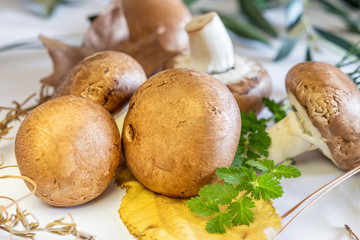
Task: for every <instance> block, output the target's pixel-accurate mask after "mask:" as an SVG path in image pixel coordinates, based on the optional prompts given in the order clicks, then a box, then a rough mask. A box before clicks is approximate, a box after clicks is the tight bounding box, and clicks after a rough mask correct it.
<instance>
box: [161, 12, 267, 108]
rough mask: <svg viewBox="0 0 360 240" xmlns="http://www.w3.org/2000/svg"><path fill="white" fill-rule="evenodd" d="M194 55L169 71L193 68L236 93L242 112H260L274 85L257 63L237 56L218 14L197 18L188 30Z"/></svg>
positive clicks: (185, 55)
mask: <svg viewBox="0 0 360 240" xmlns="http://www.w3.org/2000/svg"><path fill="white" fill-rule="evenodd" d="M185 30H186V31H187V33H188V35H189V41H190V52H189V53H183V54H181V55H179V56H177V57H175V58H174V59H172V60H171V61H170V62H169V63H168V65H167V68H184V67H185V68H193V69H197V70H199V71H203V72H206V73H209V74H211V75H212V76H213V77H215V78H217V79H218V80H220V81H221V82H222V83H223V84H225V85H226V86H227V87H228V88H229V89H230V91H231V92H232V93H233V95H234V97H235V99H236V101H237V103H238V105H239V107H240V110H241V111H242V112H250V111H253V112H256V113H258V112H260V111H261V109H262V108H263V103H262V99H263V97H269V96H270V93H271V82H270V78H269V75H268V73H267V72H266V70H265V69H264V68H263V67H262V66H261V65H260V64H259V63H257V62H256V61H254V60H251V59H249V58H246V57H241V56H239V55H236V54H234V47H233V43H232V41H231V39H230V36H229V35H228V33H227V31H226V28H225V26H224V25H223V23H222V22H221V19H220V17H219V16H218V15H217V14H216V13H215V12H210V13H207V14H204V15H200V16H198V17H195V18H193V19H192V20H191V21H190V22H189V23H188V24H187V25H186V27H185Z"/></svg>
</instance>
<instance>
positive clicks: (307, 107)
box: [268, 62, 360, 170]
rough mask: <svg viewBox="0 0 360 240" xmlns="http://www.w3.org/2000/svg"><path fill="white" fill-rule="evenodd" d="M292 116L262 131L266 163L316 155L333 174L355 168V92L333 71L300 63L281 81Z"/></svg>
mask: <svg viewBox="0 0 360 240" xmlns="http://www.w3.org/2000/svg"><path fill="white" fill-rule="evenodd" d="M286 89H287V91H288V96H289V100H290V103H291V105H292V107H293V110H294V111H293V112H291V113H290V114H288V115H287V117H286V118H284V119H283V120H282V121H280V122H279V123H277V124H275V125H274V126H273V127H271V128H270V129H269V130H268V133H269V135H270V137H271V139H272V144H271V146H270V149H269V158H270V159H272V160H274V161H275V163H280V162H282V161H284V160H285V159H287V158H291V157H295V156H297V155H299V154H301V153H303V152H305V151H307V150H311V149H317V148H318V149H320V150H321V152H322V153H323V154H324V155H325V156H326V157H328V158H329V159H331V160H332V161H333V162H334V163H335V164H336V165H337V166H338V167H339V168H341V169H344V170H348V169H352V168H353V167H356V166H357V165H359V164H360V110H359V103H360V91H359V89H358V88H357V86H356V85H355V84H354V83H353V81H352V80H351V79H350V78H349V77H348V76H347V75H346V74H345V73H343V72H342V71H341V70H339V69H338V68H336V67H334V66H332V65H330V64H326V63H321V62H304V63H301V64H298V65H296V66H295V67H293V68H292V69H291V70H290V71H289V73H288V74H287V76H286Z"/></svg>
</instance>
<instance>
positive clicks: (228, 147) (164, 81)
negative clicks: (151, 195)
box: [123, 69, 241, 197]
mask: <svg viewBox="0 0 360 240" xmlns="http://www.w3.org/2000/svg"><path fill="white" fill-rule="evenodd" d="M240 130H241V118H240V111H239V107H238V105H237V103H236V101H235V99H234V97H233V95H232V94H231V92H230V91H229V90H228V89H227V88H226V86H225V85H223V84H222V83H220V82H219V81H218V80H216V79H215V78H213V77H211V76H210V75H208V74H205V73H201V72H198V71H195V70H190V69H171V70H166V71H163V72H160V73H158V74H156V75H154V76H153V77H151V78H149V79H148V80H147V81H146V82H145V83H144V84H143V85H142V86H141V87H140V88H139V89H138V90H137V91H136V93H135V94H134V96H133V97H132V98H131V101H130V104H129V110H128V113H127V115H126V117H125V122H124V127H123V149H124V156H125V161H126V163H127V165H128V167H129V169H130V170H131V172H132V173H133V174H134V176H135V177H136V178H137V179H138V180H139V181H140V182H141V183H142V184H144V185H145V186H146V187H148V188H149V189H151V190H153V191H155V192H157V193H161V194H164V195H167V196H173V197H190V196H194V195H196V194H198V191H199V189H200V188H201V187H202V186H204V185H205V184H210V183H214V182H216V181H218V179H217V177H216V174H215V170H216V169H217V168H219V167H221V166H230V165H231V163H232V161H233V159H234V156H235V152H236V149H237V145H238V141H239V137H240Z"/></svg>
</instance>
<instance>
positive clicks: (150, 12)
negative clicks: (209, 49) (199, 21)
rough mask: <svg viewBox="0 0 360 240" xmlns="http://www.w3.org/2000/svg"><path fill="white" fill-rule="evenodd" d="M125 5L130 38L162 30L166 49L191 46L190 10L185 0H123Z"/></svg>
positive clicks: (172, 49)
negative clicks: (187, 28) (189, 36)
mask: <svg viewBox="0 0 360 240" xmlns="http://www.w3.org/2000/svg"><path fill="white" fill-rule="evenodd" d="M123 7H124V13H125V17H126V21H127V23H128V26H129V31H130V40H131V41H138V40H140V39H142V38H144V37H147V36H149V35H150V34H152V33H154V32H157V31H159V30H163V31H165V34H164V36H163V38H162V44H163V46H164V47H165V48H166V49H167V50H171V51H177V50H184V49H186V48H187V47H188V37H187V34H186V32H185V30H184V26H185V25H186V23H188V22H189V21H190V20H191V14H190V12H189V10H188V9H187V7H186V6H185V4H184V3H183V1H182V0H123Z"/></svg>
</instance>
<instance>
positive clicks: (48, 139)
mask: <svg viewBox="0 0 360 240" xmlns="http://www.w3.org/2000/svg"><path fill="white" fill-rule="evenodd" d="M120 153H121V142H120V134H119V130H118V128H117V126H116V124H115V121H114V119H113V118H112V116H111V114H110V113H109V112H108V111H106V110H105V108H103V107H102V106H101V105H100V104H98V103H96V102H95V101H93V100H90V99H86V98H83V97H77V96H64V97H59V98H55V99H52V100H50V101H48V102H45V103H43V104H42V105H40V106H38V107H37V108H35V109H34V110H33V111H32V112H31V113H30V114H29V115H28V116H27V117H26V118H25V119H24V121H23V122H22V123H21V125H20V128H19V130H18V132H17V135H16V139H15V156H16V160H17V163H18V166H19V170H20V173H21V175H23V176H27V177H29V178H31V179H32V180H34V181H35V182H36V184H37V191H36V192H35V195H36V196H37V197H38V198H40V199H41V200H43V201H44V202H46V203H48V204H50V205H54V206H59V207H66V206H75V205H79V204H83V203H85V202H88V201H90V200H92V199H94V198H95V197H97V196H98V195H99V194H101V193H102V192H103V191H104V190H105V189H106V187H107V186H108V185H109V183H110V182H111V180H112V179H113V177H114V175H115V171H116V169H117V167H118V165H119V162H120ZM27 186H28V188H29V189H30V190H32V189H33V186H32V185H31V184H27Z"/></svg>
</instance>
